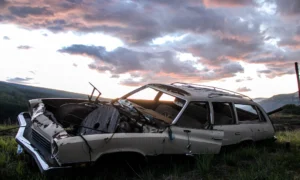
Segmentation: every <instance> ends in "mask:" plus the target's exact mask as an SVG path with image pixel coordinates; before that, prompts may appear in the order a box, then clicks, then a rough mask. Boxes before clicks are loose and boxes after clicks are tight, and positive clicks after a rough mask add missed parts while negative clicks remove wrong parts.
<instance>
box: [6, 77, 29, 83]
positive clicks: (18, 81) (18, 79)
mask: <svg viewBox="0 0 300 180" xmlns="http://www.w3.org/2000/svg"><path fill="white" fill-rule="evenodd" d="M31 80H33V78H29V77H26V78H21V77H15V78H7V79H6V81H7V82H12V83H29V82H30V81H31Z"/></svg>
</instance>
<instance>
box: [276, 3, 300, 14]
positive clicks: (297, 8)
mask: <svg viewBox="0 0 300 180" xmlns="http://www.w3.org/2000/svg"><path fill="white" fill-rule="evenodd" d="M276 3H277V10H278V12H279V13H281V14H282V15H285V16H294V15H299V14H300V1H299V0H276Z"/></svg>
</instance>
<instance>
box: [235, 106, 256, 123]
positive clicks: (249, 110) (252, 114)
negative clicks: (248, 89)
mask: <svg viewBox="0 0 300 180" xmlns="http://www.w3.org/2000/svg"><path fill="white" fill-rule="evenodd" d="M235 108H236V112H237V116H238V119H239V121H241V122H243V121H259V114H258V112H257V110H256V107H255V106H253V105H247V104H235Z"/></svg>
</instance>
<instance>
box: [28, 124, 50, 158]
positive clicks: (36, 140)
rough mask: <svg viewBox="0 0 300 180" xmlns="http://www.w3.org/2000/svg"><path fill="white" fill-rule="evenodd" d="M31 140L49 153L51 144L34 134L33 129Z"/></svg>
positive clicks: (36, 133)
mask: <svg viewBox="0 0 300 180" xmlns="http://www.w3.org/2000/svg"><path fill="white" fill-rule="evenodd" d="M32 139H33V140H34V141H35V142H37V143H38V144H39V145H41V146H42V147H43V148H45V150H47V151H48V152H51V144H50V142H49V141H48V140H47V139H46V138H44V137H43V136H42V135H40V134H39V133H38V132H36V131H35V130H34V129H32Z"/></svg>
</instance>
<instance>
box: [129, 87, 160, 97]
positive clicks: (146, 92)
mask: <svg viewBox="0 0 300 180" xmlns="http://www.w3.org/2000/svg"><path fill="white" fill-rule="evenodd" d="M157 93H158V92H157V91H156V90H154V89H152V88H149V87H148V88H145V89H142V90H140V91H138V92H136V93H134V94H132V95H130V96H129V97H127V99H138V100H154V98H155V96H156V95H157Z"/></svg>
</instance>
